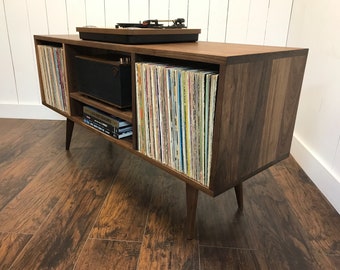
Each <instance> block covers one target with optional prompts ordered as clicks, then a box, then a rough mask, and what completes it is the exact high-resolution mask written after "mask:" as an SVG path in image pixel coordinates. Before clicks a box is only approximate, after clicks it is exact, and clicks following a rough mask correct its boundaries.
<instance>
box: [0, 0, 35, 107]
mask: <svg viewBox="0 0 340 270" xmlns="http://www.w3.org/2000/svg"><path fill="white" fill-rule="evenodd" d="M4 4H5V11H6V18H7V25H8V33H9V41H10V46H11V52H12V60H13V66H14V70H15V80H16V86H17V95H18V103H20V104H37V103H40V92H39V91H38V89H39V88H38V81H37V74H36V63H35V57H34V54H33V44H32V34H31V32H30V28H29V19H28V9H27V6H26V2H24V3H23V2H22V1H21V0H8V1H4Z"/></svg>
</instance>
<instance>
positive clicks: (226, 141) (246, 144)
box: [212, 61, 271, 193]
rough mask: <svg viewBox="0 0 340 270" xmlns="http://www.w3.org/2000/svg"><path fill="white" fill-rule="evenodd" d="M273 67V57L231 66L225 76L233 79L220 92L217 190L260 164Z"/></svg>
mask: <svg viewBox="0 0 340 270" xmlns="http://www.w3.org/2000/svg"><path fill="white" fill-rule="evenodd" d="M270 70H271V62H270V61H256V62H252V63H240V64H234V65H230V66H227V69H226V74H225V77H226V78H229V79H226V80H225V81H224V83H225V84H224V86H222V87H221V88H219V89H224V91H223V93H218V99H221V100H223V102H222V104H223V105H220V106H222V112H221V115H218V116H216V123H215V127H217V129H216V131H215V132H217V133H219V134H218V135H217V136H218V137H219V144H217V143H216V144H215V145H214V148H213V152H214V153H217V154H216V156H214V162H213V163H214V164H216V165H215V166H216V167H214V168H213V169H212V178H215V177H216V178H217V179H215V180H213V185H215V186H214V187H213V188H214V189H216V190H218V191H217V193H218V192H221V191H222V190H225V189H226V188H228V187H232V186H234V185H236V184H237V183H238V181H239V180H240V179H241V178H243V177H245V176H247V175H249V174H250V173H251V172H253V171H255V170H256V169H257V168H258V167H257V160H258V155H259V151H260V146H261V138H262V126H263V123H264V119H265V108H266V103H267V98H268V93H267V92H268V84H269V81H268V79H269V78H270ZM222 76H223V75H222ZM230 78H233V79H230Z"/></svg>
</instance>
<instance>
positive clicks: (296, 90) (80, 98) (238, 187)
mask: <svg viewBox="0 0 340 270" xmlns="http://www.w3.org/2000/svg"><path fill="white" fill-rule="evenodd" d="M34 41H35V49H36V55H37V66H38V72H39V81H40V88H41V96H42V102H43V104H44V105H45V106H47V107H49V108H50V109H52V110H54V111H56V112H57V113H60V114H62V115H63V116H65V117H66V118H67V121H66V149H67V150H69V147H70V143H71V137H72V131H73V126H74V123H77V124H79V125H82V126H84V127H86V128H88V129H90V130H92V131H93V132H96V133H97V134H98V135H100V136H104V137H105V138H106V139H108V140H110V141H112V142H113V143H116V144H118V145H120V146H121V147H123V148H125V149H126V150H128V151H130V152H131V153H132V154H135V155H137V156H140V157H141V158H143V159H145V160H147V161H149V162H151V163H152V164H154V165H155V166H157V167H159V168H161V169H163V170H165V171H167V172H168V173H170V174H172V175H174V176H175V177H177V178H179V179H181V180H183V181H184V182H185V183H186V196H187V228H188V238H191V237H193V236H194V228H195V215H196V208H197V198H198V191H201V192H204V193H207V194H208V195H210V196H217V195H219V194H221V193H223V192H225V191H226V190H228V189H230V188H234V189H235V193H236V198H237V202H238V205H239V207H240V208H242V200H243V198H242V182H243V181H245V180H247V179H249V178H250V177H252V176H253V175H255V174H257V173H259V172H260V171H262V170H264V169H266V168H268V167H269V166H271V165H273V164H275V163H276V162H278V161H280V160H282V159H284V158H286V157H288V155H289V152H290V147H291V141H292V136H293V129H294V124H295V118H296V113H297V108H298V102H299V96H300V91H301V85H302V81H303V75H304V70H305V65H306V59H307V54H308V50H307V49H299V48H287V47H273V46H257V45H241V44H227V43H214V42H190V43H168V44H146V45H125V44H114V43H105V42H96V41H86V40H81V39H79V37H78V36H77V35H54V36H52V35H48V36H42V35H36V36H34ZM46 48H47V49H46ZM48 49H50V51H48ZM79 56H80V57H83V58H92V59H94V58H97V57H100V59H101V60H100V61H106V60H107V61H111V60H110V59H111V58H112V57H113V58H115V59H120V61H122V59H123V60H124V61H127V62H128V63H129V64H130V66H131V76H130V77H131V78H130V80H131V106H130V107H129V108H123V109H122V108H119V107H117V106H113V105H111V104H109V103H107V102H102V101H101V100H98V99H93V98H91V97H89V96H88V95H84V94H83V93H82V92H80V91H79V76H78V75H79V74H78V68H77V59H78V58H79ZM106 58H107V59H106ZM48 59H50V60H48ZM51 59H54V60H51ZM126 59H127V60H126ZM150 61H152V62H156V63H162V64H169V65H170V64H171V65H174V64H176V65H178V66H188V67H191V68H193V69H201V68H209V69H210V70H214V71H215V72H216V73H218V84H217V91H216V103H215V108H214V122H213V125H212V128H213V133H212V134H213V135H212V137H211V140H212V148H211V149H212V151H211V166H210V168H209V169H210V173H209V179H208V182H207V183H208V184H202V183H201V182H199V181H197V179H194V178H193V177H190V176H188V175H187V174H185V173H183V172H180V171H178V170H176V169H175V168H173V167H172V166H170V165H168V164H164V163H162V162H159V161H157V160H156V159H154V158H152V157H150V156H147V155H145V154H144V153H142V152H141V151H140V149H139V147H140V146H139V145H138V144H139V137H138V136H139V134H138V117H137V102H136V100H137V94H136V89H137V83H136V69H135V66H136V63H137V62H150ZM51 66H52V67H51ZM53 66H54V67H53ZM160 91H161V90H160ZM58 97H59V99H58ZM84 106H91V107H92V108H95V109H99V110H101V111H103V112H106V113H108V114H110V115H114V116H116V117H119V118H121V119H123V120H125V121H128V122H130V123H131V124H132V130H133V135H132V136H130V137H127V138H123V139H115V138H114V137H112V136H109V135H107V134H105V133H102V132H100V131H98V130H97V129H95V128H93V127H92V126H90V125H87V124H86V123H84V121H83V108H84ZM74 139H76V138H74Z"/></svg>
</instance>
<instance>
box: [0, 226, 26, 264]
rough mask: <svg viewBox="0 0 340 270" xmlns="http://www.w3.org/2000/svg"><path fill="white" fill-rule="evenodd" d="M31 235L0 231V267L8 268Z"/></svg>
mask: <svg viewBox="0 0 340 270" xmlns="http://www.w3.org/2000/svg"><path fill="white" fill-rule="evenodd" d="M31 237H32V235H29V234H16V233H1V232H0V269H9V268H10V266H11V265H12V263H13V262H14V260H15V259H16V258H17V256H18V255H19V253H20V252H21V250H22V249H23V247H24V246H25V245H26V244H27V242H28V241H29V240H30V238H31Z"/></svg>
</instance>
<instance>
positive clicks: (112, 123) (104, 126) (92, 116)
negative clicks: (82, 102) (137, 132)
mask: <svg viewBox="0 0 340 270" xmlns="http://www.w3.org/2000/svg"><path fill="white" fill-rule="evenodd" d="M83 121H84V123H86V124H87V125H89V126H91V127H93V128H95V129H97V130H99V131H101V132H103V133H105V134H107V135H109V136H112V137H114V138H116V139H123V138H126V137H130V136H132V125H131V123H129V122H127V121H125V120H123V119H120V118H118V117H115V116H113V115H110V114H108V113H105V112H103V111H100V110H98V109H95V108H93V107H90V106H83Z"/></svg>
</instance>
